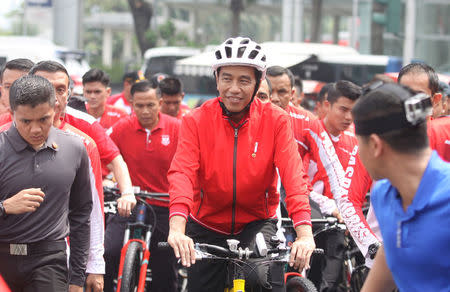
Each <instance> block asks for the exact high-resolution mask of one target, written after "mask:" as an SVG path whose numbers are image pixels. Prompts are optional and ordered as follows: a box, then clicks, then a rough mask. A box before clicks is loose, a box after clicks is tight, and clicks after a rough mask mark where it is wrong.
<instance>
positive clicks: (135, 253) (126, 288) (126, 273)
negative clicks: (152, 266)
mask: <svg viewBox="0 0 450 292" xmlns="http://www.w3.org/2000/svg"><path fill="white" fill-rule="evenodd" d="M142 250H143V249H142V245H141V244H140V243H139V242H136V241H133V242H130V244H129V245H128V248H127V252H126V254H125V259H124V263H123V271H122V282H121V285H120V292H135V291H137V287H138V284H139V272H140V269H141V261H142V255H143V252H142Z"/></svg>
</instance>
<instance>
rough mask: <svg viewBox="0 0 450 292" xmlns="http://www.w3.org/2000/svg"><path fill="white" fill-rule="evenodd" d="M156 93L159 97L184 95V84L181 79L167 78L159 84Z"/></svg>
mask: <svg viewBox="0 0 450 292" xmlns="http://www.w3.org/2000/svg"><path fill="white" fill-rule="evenodd" d="M156 92H157V93H158V95H159V96H162V95H163V94H167V95H175V94H182V93H183V83H182V82H181V80H180V79H178V78H175V77H166V78H164V79H163V80H161V81H160V82H159V84H158V87H157V89H156Z"/></svg>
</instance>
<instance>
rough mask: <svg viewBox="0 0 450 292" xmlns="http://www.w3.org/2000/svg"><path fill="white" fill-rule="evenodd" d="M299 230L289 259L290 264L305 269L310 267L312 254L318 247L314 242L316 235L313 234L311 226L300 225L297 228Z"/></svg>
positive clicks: (300, 269)
mask: <svg viewBox="0 0 450 292" xmlns="http://www.w3.org/2000/svg"><path fill="white" fill-rule="evenodd" d="M295 230H296V231H297V239H296V240H295V241H294V242H293V244H292V246H291V257H290V259H289V265H290V266H291V267H294V268H295V269H298V270H299V271H302V270H303V269H309V268H310V266H309V262H310V259H311V254H312V253H313V251H314V249H315V248H316V244H315V243H314V237H313V235H312V231H311V226H309V225H300V226H297V227H296V228H295Z"/></svg>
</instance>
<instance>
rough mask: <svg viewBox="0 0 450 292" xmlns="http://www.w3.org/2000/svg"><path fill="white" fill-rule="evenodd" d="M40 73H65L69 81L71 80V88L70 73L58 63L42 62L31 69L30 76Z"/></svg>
mask: <svg viewBox="0 0 450 292" xmlns="http://www.w3.org/2000/svg"><path fill="white" fill-rule="evenodd" d="M38 71H44V72H50V73H55V72H63V73H65V74H66V75H67V79H69V84H68V87H69V88H70V82H71V80H72V79H71V78H70V76H69V73H68V72H67V70H66V67H64V66H63V65H62V64H60V63H58V62H56V61H40V62H38V63H36V64H35V65H34V66H33V67H32V68H31V69H30V72H29V73H28V74H30V75H35V74H36V72H38Z"/></svg>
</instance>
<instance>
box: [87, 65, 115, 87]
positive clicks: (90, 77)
mask: <svg viewBox="0 0 450 292" xmlns="http://www.w3.org/2000/svg"><path fill="white" fill-rule="evenodd" d="M82 79H83V85H85V84H86V83H90V82H100V83H101V84H103V85H104V86H105V87H108V86H109V81H110V79H109V75H108V74H107V73H106V72H104V71H103V70H100V69H97V68H93V69H91V70H89V71H87V72H86V73H84V75H83V77H82Z"/></svg>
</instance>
